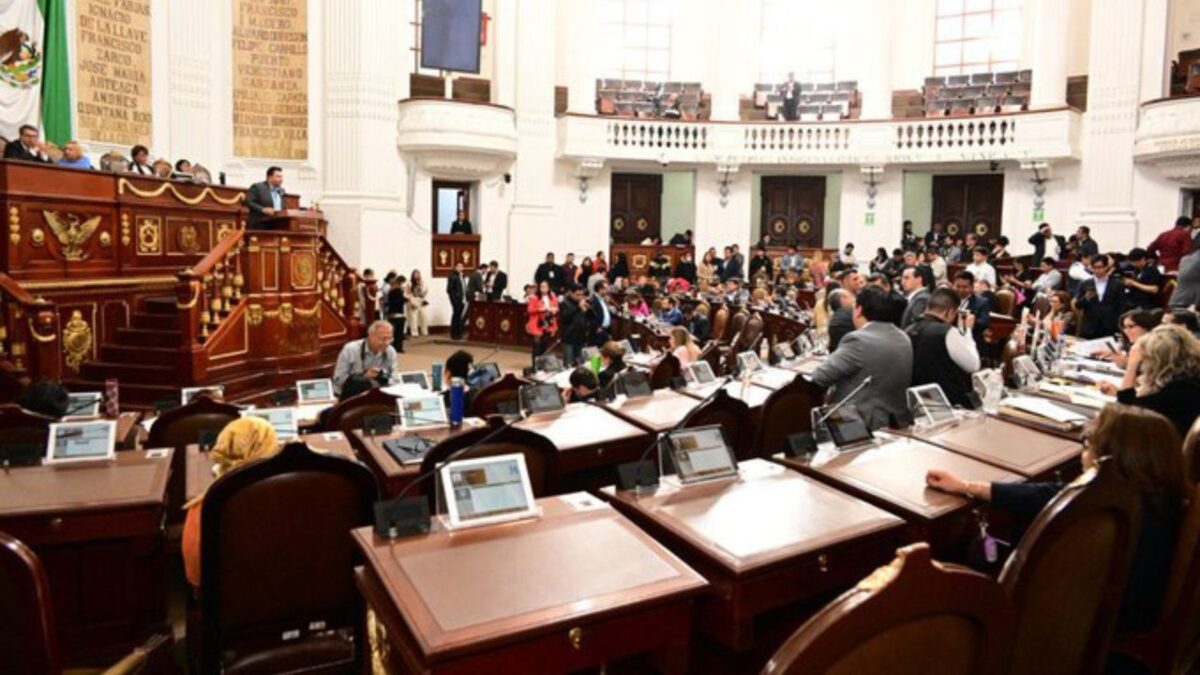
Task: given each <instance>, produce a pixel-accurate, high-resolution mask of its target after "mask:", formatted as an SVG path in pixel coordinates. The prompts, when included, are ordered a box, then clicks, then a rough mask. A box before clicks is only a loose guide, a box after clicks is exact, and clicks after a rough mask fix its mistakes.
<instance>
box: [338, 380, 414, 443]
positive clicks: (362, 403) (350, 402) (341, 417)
mask: <svg viewBox="0 0 1200 675" xmlns="http://www.w3.org/2000/svg"><path fill="white" fill-rule="evenodd" d="M397 400H398V399H397V398H396V397H395V396H392V395H391V394H388V393H385V392H384V391H383V390H382V389H379V388H374V387H373V388H371V389H368V390H367V391H364V392H363V393H361V394H357V395H355V396H351V397H350V398H348V399H346V400H344V401H341V402H340V403H338V404H337V405H335V406H334V407H333V410H330V411H329V416H328V417H326V418H325V426H324V429H325V431H341V432H342V433H348V432H350V431H353V430H354V429H361V428H362V426H363V422H364V421H365V420H366V419H367V418H368V417H376V416H379V415H390V416H391V417H392V418H395V416H396V414H397V409H396V401H397Z"/></svg>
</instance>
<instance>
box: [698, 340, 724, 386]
mask: <svg viewBox="0 0 1200 675" xmlns="http://www.w3.org/2000/svg"><path fill="white" fill-rule="evenodd" d="M696 360H697V361H707V362H708V367H709V368H712V371H713V374H714V375H716V376H717V377H720V376H721V375H722V373H721V345H719V344H717V342H716V341H715V340H711V341H709V343H708V344H707V345H705V346H704V349H701V350H700V355H699V356H697V357H696Z"/></svg>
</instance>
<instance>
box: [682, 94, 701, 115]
mask: <svg viewBox="0 0 1200 675" xmlns="http://www.w3.org/2000/svg"><path fill="white" fill-rule="evenodd" d="M679 112H680V113H682V114H683V117H684V118H685V119H695V118H696V115H697V114H698V113H699V112H700V95H699V94H681V95H680V96H679Z"/></svg>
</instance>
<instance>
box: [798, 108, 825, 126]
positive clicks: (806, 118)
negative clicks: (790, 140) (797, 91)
mask: <svg viewBox="0 0 1200 675" xmlns="http://www.w3.org/2000/svg"><path fill="white" fill-rule="evenodd" d="M796 111H797V113H798V114H799V115H800V120H801V121H803V122H816V121H817V120H819V119H821V111H822V106H820V105H802V106H798V107H797V108H796Z"/></svg>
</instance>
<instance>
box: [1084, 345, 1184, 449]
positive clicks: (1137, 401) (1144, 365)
mask: <svg viewBox="0 0 1200 675" xmlns="http://www.w3.org/2000/svg"><path fill="white" fill-rule="evenodd" d="M1100 389H1101V391H1104V392H1105V393H1107V394H1116V396H1117V401H1119V402H1120V403H1124V404H1127V405H1135V406H1140V407H1142V408H1149V409H1150V410H1153V411H1155V412H1157V413H1160V414H1162V415H1165V416H1166V417H1167V418H1168V419H1170V420H1171V422H1173V423H1174V424H1175V428H1176V429H1177V430H1178V431H1179V435H1180V436H1187V433H1188V430H1189V429H1191V428H1192V424H1193V423H1194V422H1195V421H1196V417H1197V416H1200V339H1197V338H1196V337H1195V336H1194V335H1192V334H1191V333H1190V332H1189V331H1188V330H1187V329H1185V328H1184V327H1182V326H1176V325H1171V324H1167V325H1163V326H1159V327H1157V328H1155V329H1154V330H1152V331H1150V332H1149V333H1146V334H1144V335H1142V336H1141V337H1139V338H1138V339H1137V342H1135V343H1133V347H1131V348H1130V349H1129V362H1128V364H1127V365H1126V366H1125V377H1124V378H1122V380H1121V386H1120V387H1119V388H1118V387H1117V386H1116V385H1114V384H1112V383H1111V382H1101V383H1100Z"/></svg>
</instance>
